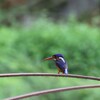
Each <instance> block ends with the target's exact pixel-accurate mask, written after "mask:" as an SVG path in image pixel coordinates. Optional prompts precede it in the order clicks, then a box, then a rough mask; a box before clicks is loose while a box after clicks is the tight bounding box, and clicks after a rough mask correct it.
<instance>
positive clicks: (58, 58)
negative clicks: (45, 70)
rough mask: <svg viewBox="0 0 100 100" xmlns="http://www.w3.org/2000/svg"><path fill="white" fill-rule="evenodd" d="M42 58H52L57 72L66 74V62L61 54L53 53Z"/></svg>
mask: <svg viewBox="0 0 100 100" xmlns="http://www.w3.org/2000/svg"><path fill="white" fill-rule="evenodd" d="M44 60H54V62H55V64H56V67H57V69H58V74H60V72H62V73H63V74H68V64H67V62H66V61H65V59H64V56H63V55H62V54H54V55H52V56H51V57H48V58H45V59H44Z"/></svg>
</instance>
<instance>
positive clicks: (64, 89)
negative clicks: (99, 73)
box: [4, 84, 100, 100]
mask: <svg viewBox="0 0 100 100" xmlns="http://www.w3.org/2000/svg"><path fill="white" fill-rule="evenodd" d="M89 88H100V84H98V85H84V86H72V87H66V88H57V89H50V90H43V91H39V92H33V93H28V94H24V95H20V96H16V97H11V98H7V99H4V100H19V99H24V98H29V97H32V96H38V95H43V94H48V93H53V92H62V91H70V90H79V89H89Z"/></svg>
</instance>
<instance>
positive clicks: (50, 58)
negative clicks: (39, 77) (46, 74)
mask: <svg viewBox="0 0 100 100" xmlns="http://www.w3.org/2000/svg"><path fill="white" fill-rule="evenodd" d="M52 59H53V57H48V58H45V59H44V60H52Z"/></svg>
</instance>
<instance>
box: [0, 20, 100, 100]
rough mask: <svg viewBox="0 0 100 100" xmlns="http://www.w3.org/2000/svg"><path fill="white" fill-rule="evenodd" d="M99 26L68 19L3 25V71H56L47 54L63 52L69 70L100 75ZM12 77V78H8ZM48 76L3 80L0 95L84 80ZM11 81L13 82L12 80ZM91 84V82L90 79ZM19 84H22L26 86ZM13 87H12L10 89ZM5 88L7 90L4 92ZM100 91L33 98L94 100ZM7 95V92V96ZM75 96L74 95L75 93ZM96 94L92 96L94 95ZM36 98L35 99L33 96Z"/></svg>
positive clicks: (0, 62) (0, 64) (0, 49)
mask: <svg viewBox="0 0 100 100" xmlns="http://www.w3.org/2000/svg"><path fill="white" fill-rule="evenodd" d="M99 41H100V29H99V28H96V27H90V26H88V25H86V24H81V23H78V22H76V21H71V20H70V21H69V22H68V23H67V24H62V23H59V24H58V23H53V22H52V21H50V20H46V19H45V20H44V19H39V20H38V21H34V23H33V26H32V27H30V28H29V27H27V28H23V27H10V28H7V27H4V26H2V27H0V73H11V72H55V73H57V69H56V67H55V65H54V64H53V63H52V62H48V61H47V62H45V61H43V59H44V58H45V57H48V56H51V55H53V54H55V53H62V54H63V55H64V56H65V59H66V60H67V62H68V65H69V73H75V74H84V75H92V76H99V74H100V67H99V66H100V61H99V59H100V42H99ZM9 80H10V81H9ZM66 80H67V81H65V79H64V78H62V79H61V80H60V79H59V78H57V79H54V78H53V79H50V80H49V81H48V79H47V78H42V77H41V78H33V77H32V78H22V79H15V78H14V79H4V80H3V79H0V86H1V87H0V93H1V92H2V94H1V95H2V96H1V95H0V98H4V97H8V96H14V95H19V94H23V93H27V92H31V91H32V92H33V91H37V90H43V89H50V88H56V87H60V86H62V87H63V86H66V85H67V86H68V85H79V84H80V83H81V84H82V83H84V81H81V80H78V81H77V80H73V79H66ZM9 82H10V83H11V84H10V83H9ZM87 83H88V84H90V83H91V82H90V81H89V82H88V81H87ZM16 87H19V88H20V87H23V89H20V91H19V88H17V89H16ZM9 88H10V89H9ZM5 91H6V93H5ZM98 93H100V91H99V90H97V89H96V90H95V91H94V90H93V91H89V90H88V91H86V90H81V91H78V92H64V93H57V94H56V95H57V96H55V94H48V95H46V96H42V97H40V96H39V97H35V99H34V100H36V99H37V100H38V99H40V98H41V100H47V99H48V100H58V99H59V100H62V99H63V100H66V98H67V99H68V100H73V99H74V98H76V100H80V98H81V100H94V99H98V98H99V94H98ZM4 94H5V95H4ZM72 95H74V96H72ZM92 96H93V98H92ZM32 100H33V98H32Z"/></svg>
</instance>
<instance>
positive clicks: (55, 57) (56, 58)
mask: <svg viewBox="0 0 100 100" xmlns="http://www.w3.org/2000/svg"><path fill="white" fill-rule="evenodd" d="M59 57H61V58H64V57H63V55H62V54H54V55H52V56H51V57H48V58H45V59H44V60H58V59H59Z"/></svg>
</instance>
